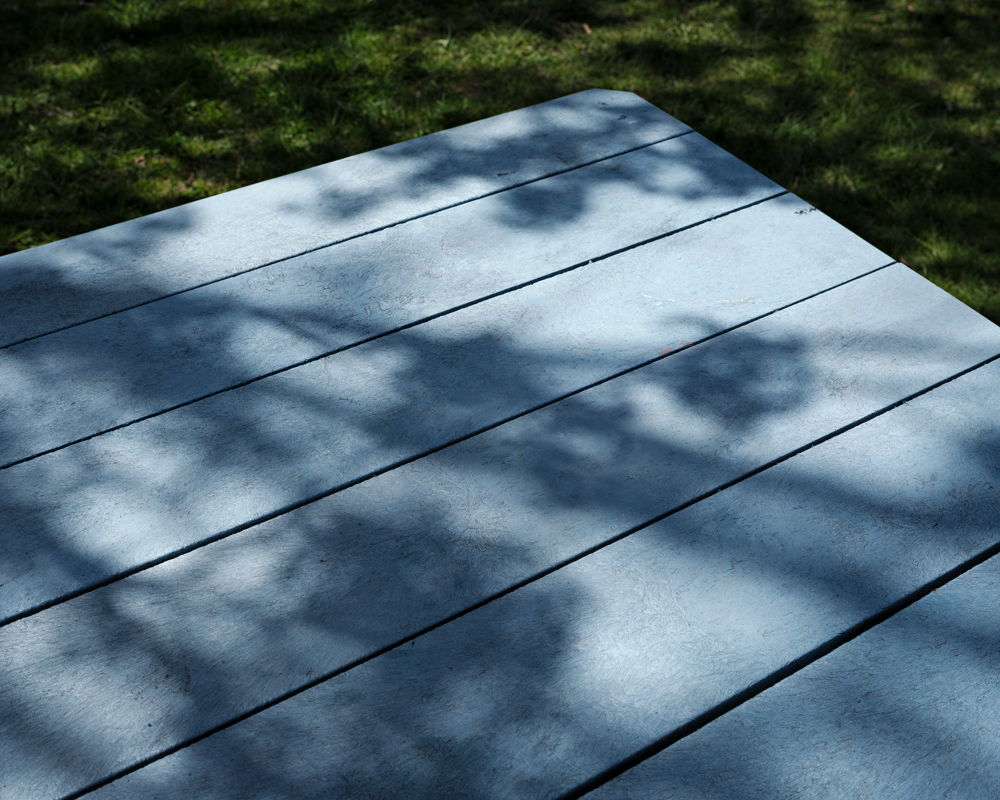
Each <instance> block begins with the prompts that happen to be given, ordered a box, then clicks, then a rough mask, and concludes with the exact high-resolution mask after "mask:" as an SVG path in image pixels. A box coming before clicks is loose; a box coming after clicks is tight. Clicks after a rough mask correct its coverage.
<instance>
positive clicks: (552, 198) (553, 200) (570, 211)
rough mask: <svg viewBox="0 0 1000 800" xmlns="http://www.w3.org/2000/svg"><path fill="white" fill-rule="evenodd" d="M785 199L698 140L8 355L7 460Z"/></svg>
mask: <svg viewBox="0 0 1000 800" xmlns="http://www.w3.org/2000/svg"><path fill="white" fill-rule="evenodd" d="M780 191H781V189H780V187H778V186H777V185H775V184H774V183H773V182H771V181H769V180H768V179H766V178H764V177H763V176H762V175H760V173H758V172H755V171H754V170H752V169H751V168H750V167H748V166H746V165H745V164H743V163H742V162H740V161H738V160H737V159H735V158H733V157H732V156H730V155H728V154H727V153H725V152H724V151H723V150H721V149H719V148H718V147H716V146H715V145H712V144H711V143H709V142H707V141H706V140H705V139H703V138H701V137H699V136H697V135H694V134H692V135H688V136H683V137H681V138H679V139H673V140H670V141H667V142H664V143H662V144H659V145H653V146H651V147H648V148H645V149H642V150H639V151H636V152H633V153H630V154H628V155H626V156H622V157H620V158H612V159H609V160H606V161H602V162H600V163H598V164H594V165H592V166H590V167H584V168H582V169H579V170H575V171H573V172H569V173H566V174H564V175H559V176H556V177H553V178H550V179H548V180H545V181H542V182H539V183H533V184H530V185H528V186H523V187H520V188H517V189H512V190H510V191H508V192H503V193H501V194H497V195H493V196H491V197H488V198H485V199H482V200H478V201H475V202H472V203H467V204H465V205H461V206H458V207H456V208H453V209H449V210H446V211H442V212H440V213H438V214H434V215H431V216H429V217H424V218H421V219H419V220H415V221H413V222H410V223H407V224H404V225H398V226H395V227H393V228H390V229H387V230H384V231H381V232H379V233H375V234H372V235H370V236H365V237H363V238H360V239H354V240H352V241H350V242H345V243H343V244H341V245H338V246H336V247H331V248H327V249H324V250H320V251H318V252H315V253H311V254H309V255H307V256H303V257H301V258H297V259H293V260H291V261H283V262H281V263H278V264H274V265H272V266H270V267H265V268H263V269H260V270H256V271H254V272H251V273H247V274H245V275H241V276H238V277H235V278H232V279H229V280H226V281H222V282H219V283H214V284H211V285H209V286H205V287H203V288H201V289H198V290H194V291H191V292H185V293H183V294H180V295H175V296H173V297H170V298H167V299H165V300H161V301H158V302H156V303H151V304H149V305H145V306H142V307H140V308H136V309H133V310H131V311H128V312H125V313H122V314H115V315H113V316H110V317H106V318H104V319H101V320H96V321H94V322H91V323H88V324H86V325H81V326H77V327H74V328H70V329H67V330H64V331H61V332H59V333H55V334H52V335H50V336H45V337H43V338H40V339H36V340H33V341H30V342H25V343H24V344H21V345H19V346H15V347H11V348H7V349H4V350H0V407H2V408H3V409H4V415H3V416H2V417H0V465H4V464H9V463H11V462H14V461H17V460H20V459H22V458H26V457H29V456H31V455H33V454H35V453H39V452H44V451H46V450H49V449H51V448H53V447H58V446H60V445H64V444H66V443H68V442H72V441H76V440H78V439H81V438H84V437H87V436H92V435H94V434H96V433H99V432H101V431H105V430H108V429H110V428H113V427H115V426H117V425H120V424H123V423H127V422H131V421H133V420H136V419H139V418H141V417H144V416H147V415H149V414H151V413H155V412H158V411H161V410H163V409H165V408H171V407H173V406H176V405H178V404H180V403H184V402H188V401H191V400H193V399H196V398H199V397H202V396H204V395H206V394H209V393H211V392H216V391H219V390H222V389H225V388H227V387H230V386H234V385H238V384H240V383H242V382H244V381H247V380H250V379H252V378H255V377H257V376H260V375H262V374H265V373H267V372H270V371H272V370H275V369H281V368H283V367H286V366H287V365H289V364H294V363H298V362H300V361H303V360H306V359H309V358H314V357H317V356H319V355H321V354H323V353H327V352H330V351H331V350H335V349H338V348H343V347H347V346H350V345H352V344H355V343H357V342H359V341H362V340H364V339H367V338H370V337H372V336H376V335H378V334H381V333H384V332H386V331H388V330H392V329H395V328H397V327H399V326H401V325H406V324H410V323H413V322H415V321H417V320H420V319H422V318H426V317H429V316H432V315H435V314H440V313H442V312H444V311H447V310H448V309H450V308H454V307H456V306H459V305H462V304H465V303H469V302H473V301H475V300H478V299H480V298H482V297H484V296H488V295H491V294H493V293H495V292H498V291H503V290H505V289H508V288H509V287H511V286H517V285H519V284H521V283H524V282H526V281H531V280H534V279H537V278H539V277H542V276H544V275H547V274H550V273H552V272H554V271H557V270H560V269H565V268H568V267H571V266H573V265H574V264H580V263H585V262H586V261H588V260H589V259H594V258H599V257H601V256H603V255H605V254H607V253H609V252H614V251H617V250H620V249H621V248H624V247H629V246H630V245H633V244H634V243H636V242H641V241H644V240H647V239H649V238H651V237H654V236H660V235H663V234H665V233H667V232H669V231H671V230H676V229H677V228H681V227H684V226H686V225H691V224H695V223H698V222H700V221H703V220H705V219H710V218H712V217H714V216H716V215H718V214H721V213H726V212H728V211H731V210H733V209H735V208H739V207H741V206H743V205H746V204H748V203H753V202H756V201H759V200H762V199H764V198H766V197H769V196H771V195H774V194H775V193H776V192H780ZM798 210H802V208H801V205H800V207H799V209H798ZM813 216H815V215H813ZM805 223H806V221H805V220H803V221H802V224H800V225H798V228H799V229H801V230H803V231H805V230H807V229H808V228H809V226H808V225H807V224H805ZM832 227H833V226H832V225H831V224H829V223H828V228H830V229H831V231H832ZM789 228H790V229H789V235H795V234H793V233H791V230H793V229H794V227H793V226H789ZM849 236H850V234H848V233H847V232H846V231H842V232H841V233H840V235H839V240H840V241H843V242H844V243H845V246H846V247H847V248H848V249H849V250H851V252H852V253H858V252H862V251H863V252H865V253H866V254H867V253H872V254H874V253H875V252H877V251H875V250H874V248H872V247H870V246H868V245H865V244H864V243H860V242H858V243H856V244H855V243H854V242H851V243H848V237H849ZM285 241H289V239H288V238H287V236H286V237H285ZM811 252H812V254H813V257H814V258H815V259H817V260H818V259H819V258H821V257H822V256H821V250H820V248H818V247H815V246H813V247H812V250H811ZM879 259H881V260H880V261H879ZM834 260H835V261H837V262H840V263H842V261H843V259H841V258H835V259H834ZM889 260H890V259H889V258H888V257H885V256H881V257H873V258H868V259H866V260H865V263H866V264H871V265H872V266H875V264H874V263H873V262H876V261H879V263H880V264H884V263H887V262H888V261H889ZM754 262H755V263H759V262H760V259H759V258H754ZM760 269H762V270H766V269H770V270H774V269H780V265H779V264H774V265H762V266H761V267H760ZM815 271H816V272H817V273H819V272H820V271H821V270H819V269H815ZM746 277H747V280H746V286H747V288H746V295H748V296H756V295H757V294H759V293H758V292H756V291H755V290H754V289H753V286H752V284H753V283H754V282H755V276H754V275H753V273H748V274H747V276H746ZM817 277H818V276H817ZM838 277H839V274H838V273H837V271H836V269H834V270H833V272H832V274H831V283H835V282H836V281H837V279H838ZM761 278H762V280H766V276H761ZM814 285H815V284H814ZM826 285H830V284H826ZM705 299H709V300H711V298H705ZM636 300H640V301H641V298H638V297H637V298H636ZM682 301H683V298H682ZM562 302H565V301H562Z"/></svg>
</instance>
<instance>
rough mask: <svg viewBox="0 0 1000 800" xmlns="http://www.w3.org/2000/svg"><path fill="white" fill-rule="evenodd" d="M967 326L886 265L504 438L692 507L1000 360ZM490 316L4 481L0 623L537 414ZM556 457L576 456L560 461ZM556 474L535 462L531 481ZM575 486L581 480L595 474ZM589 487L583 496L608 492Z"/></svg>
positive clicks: (370, 348)
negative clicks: (624, 437) (483, 328)
mask: <svg viewBox="0 0 1000 800" xmlns="http://www.w3.org/2000/svg"><path fill="white" fill-rule="evenodd" d="M540 288H541V287H540ZM492 302H495V303H496V304H498V305H503V304H504V303H509V302H513V299H512V298H511V297H510V296H507V295H505V296H502V297H499V298H496V300H495V301H492ZM484 305H485V304H484ZM966 311H967V310H966V308H965V306H963V305H962V304H961V303H959V302H958V301H957V300H954V299H951V298H949V297H948V296H947V295H944V294H943V293H942V292H940V290H938V289H936V288H935V287H933V286H932V285H931V284H930V283H928V282H927V281H925V280H924V279H922V278H919V277H917V276H916V275H915V274H914V273H912V272H911V271H910V270H909V269H907V268H906V267H903V266H901V265H895V266H893V267H888V268H886V269H884V270H881V271H879V272H876V273H874V274H872V275H869V276H867V277H865V278H863V279H860V280H858V281H855V282H852V283H848V284H846V285H843V286H841V287H838V288H836V289H834V290H832V291H830V292H828V293H825V294H822V295H819V296H817V297H814V298H812V299H810V300H808V301H806V302H804V303H802V304H799V305H794V306H791V307H789V308H787V309H784V310H782V311H778V312H776V313H775V314H772V315H769V316H766V317H763V318H762V319H760V320H757V321H755V322H753V323H751V324H749V325H747V326H745V327H742V328H739V329H737V330H735V331H732V332H731V333H728V334H726V335H724V336H722V337H719V338H715V339H711V340H709V341H707V342H704V343H703V344H701V345H699V346H697V347H694V348H690V349H688V350H683V351H681V352H678V353H676V354H675V355H672V356H670V357H669V358H666V359H663V360H662V361H658V362H656V363H654V364H651V365H649V366H647V367H645V368H643V369H642V370H640V371H638V372H635V373H631V374H629V375H626V376H623V377H622V378H619V379H617V380H614V381H611V382H610V383H606V384H602V385H600V386H598V387H595V388H594V389H591V390H589V391H588V392H587V393H586V396H581V397H580V398H578V399H576V398H571V399H570V401H568V402H565V403H560V404H557V405H555V406H552V407H549V408H545V409H543V410H542V411H540V412H537V413H535V414H532V415H530V416H528V417H526V418H524V419H521V420H518V421H517V422H516V423H514V425H513V427H510V428H507V429H506V430H505V431H503V432H500V433H498V434H497V435H498V436H503V435H505V434H507V433H508V432H509V431H522V430H523V431H524V433H520V434H513V433H511V434H509V435H511V436H513V437H514V439H513V441H517V442H524V443H525V445H531V444H534V445H535V446H537V445H538V443H540V442H543V441H546V440H547V439H549V437H550V435H551V434H552V433H553V432H555V431H557V430H559V428H560V427H561V425H562V423H560V422H558V419H559V418H560V416H564V415H568V419H569V420H572V419H573V418H574V415H578V414H583V419H585V420H586V419H588V418H589V419H590V424H591V425H592V426H594V427H595V428H596V430H597V432H596V433H593V434H590V433H588V434H586V437H589V436H591V435H593V436H597V437H598V438H597V439H596V440H594V442H595V446H596V443H597V442H603V445H602V446H600V447H598V450H597V451H596V452H595V453H594V456H593V458H594V460H595V467H596V465H597V464H599V463H601V462H603V461H605V460H606V459H608V458H616V459H618V458H630V459H631V458H637V457H638V454H639V453H642V452H643V450H644V446H645V447H646V448H653V449H651V450H646V453H647V458H648V459H649V463H643V464H642V465H641V467H640V466H639V465H631V464H628V463H627V461H626V462H625V463H624V464H623V465H622V466H623V467H625V468H626V469H627V470H628V469H635V470H640V472H642V471H645V470H650V472H649V474H648V475H644V476H643V478H642V480H641V481H640V484H641V483H643V482H648V483H647V485H648V488H647V489H646V490H645V492H652V493H653V494H654V495H656V496H660V497H662V496H663V492H664V491H671V489H666V490H665V489H664V488H662V487H663V486H664V485H669V486H670V487H672V488H680V487H683V493H680V494H678V495H676V499H675V501H674V502H683V501H684V500H687V499H690V498H691V497H694V496H696V495H697V494H699V493H700V492H702V491H704V490H705V489H707V488H710V487H711V486H716V485H719V484H721V483H723V482H725V481H727V480H732V479H734V478H737V477H739V476H740V475H741V474H743V473H745V472H746V471H748V470H751V469H754V468H756V467H758V466H760V465H762V464H765V463H767V462H768V461H770V460H771V459H774V458H777V457H779V456H781V455H783V454H785V453H787V452H789V451H790V450H793V449H795V448H796V447H801V446H803V445H805V444H808V443H809V442H810V441H812V440H813V439H815V438H817V437H820V436H823V435H825V434H827V433H829V432H831V431H834V430H836V429H837V428H839V427H841V426H843V425H845V424H848V423H851V422H853V421H855V420H857V419H859V418H861V417H863V416H865V415H867V414H870V413H873V412H875V411H878V410H879V409H881V408H883V407H884V406H886V405H888V404H891V403H894V402H897V401H899V400H901V399H903V398H905V397H906V396H908V395H909V394H912V393H913V392H916V391H920V390H921V389H924V388H926V387H927V386H929V385H931V384H933V383H934V382H936V381H939V380H943V379H945V378H947V377H949V376H951V375H953V374H955V373H956V372H958V371H961V370H963V369H967V368H968V367H971V366H973V365H975V364H976V363H978V362H980V361H982V360H983V359H985V358H988V357H990V356H992V355H994V354H996V353H997V352H1000V329H997V328H996V326H994V325H992V324H991V323H989V322H987V321H986V320H984V319H983V318H982V317H979V316H978V315H976V314H974V313H972V312H968V313H966ZM483 313H484V307H483V306H477V307H476V308H474V309H468V310H464V311H459V312H456V313H455V314H453V315H449V316H448V317H447V318H442V319H440V320H435V321H433V322H431V323H429V325H428V330H427V331H425V332H424V333H422V334H421V335H420V336H419V337H418V336H416V335H414V334H410V333H409V332H404V333H400V334H395V335H394V336H392V337H388V338H386V339H379V340H376V341H374V342H370V343H368V344H366V345H362V346H360V347H357V348H353V349H351V350H347V351H344V352H342V353H339V354H337V355H336V356H335V357H333V358H330V359H324V360H323V361H322V362H314V363H312V364H308V365H306V366H304V367H301V368H300V369H297V370H295V371H292V372H287V373H282V374H280V375H277V376H274V377H272V378H268V379H266V380H265V381H260V382H258V383H255V384H252V385H250V386H247V387H244V388H242V389H237V390H234V391H232V392H227V393H225V394H222V395H218V396H216V397H213V398H210V399H208V400H206V401H203V402H201V403H198V404H195V405H191V406H185V407H184V408H181V409H179V410H177V411H175V412H173V413H170V414H166V415H162V416H158V417H154V418H152V419H150V420H147V421H145V422H142V423H138V424H136V425H132V426H130V427H127V428H123V429H121V430H119V431H115V432H113V433H110V434H107V435H105V436H100V437H97V438H95V439H90V440H87V441H86V442H83V443H81V444H78V445H75V446H73V447H71V448H66V449H64V450H59V451H57V452H55V453H51V454H49V455H47V456H42V457H41V458H38V459H35V460H33V461H28V462H25V463H23V464H20V465H18V466H16V467H12V468H10V469H7V470H3V471H2V472H0V486H2V489H3V493H2V495H0V503H2V504H3V506H2V507H3V511H2V513H0V520H2V521H3V526H4V536H3V539H2V540H0V562H2V563H3V564H4V568H5V569H4V574H3V579H2V581H0V582H2V583H3V586H2V587H0V614H2V615H3V617H9V616H10V615H14V614H18V613H20V612H24V611H26V610H28V609H31V608H32V607H35V606H38V605H40V604H44V603H45V602H47V601H48V600H50V599H51V598H54V597H60V596H61V595H64V594H66V593H69V592H74V591H77V590H80V589H82V588H85V587H86V586H88V585H92V584H94V583H97V582H100V581H101V580H103V579H105V578H107V577H108V576H111V575H115V574H117V573H120V572H123V571H127V570H129V569H132V568H134V567H136V566H137V565H141V564H144V563H147V562H151V561H155V560H157V559H160V558H163V557H166V556H168V555H170V554H172V553H176V552H177V551H180V550H182V549H184V548H187V547H190V546H193V545H196V544H198V543H199V542H204V541H206V540H210V539H211V538H213V537H215V536H217V535H219V534H222V533H225V532H227V531H231V530H234V529H236V528H239V527H240V526H245V525H249V524H252V523H253V522H255V521H260V520H262V519H263V518H265V517H267V516H268V515H271V514H275V513H278V512H280V511H282V510H287V509H289V508H291V507H293V506H294V505H296V504H299V503H302V502H305V501H308V500H310V499H315V498H316V497H318V496H319V495H322V494H323V493H326V492H329V491H332V490H333V489H335V488H337V487H341V486H344V485H346V484H348V483H350V482H352V481H354V480H357V479H358V478H360V477H363V476H366V475H369V474H371V473H373V472H375V471H378V470H384V469H387V468H390V467H392V466H393V465H394V464H397V463H399V462H400V461H401V460H403V459H406V458H408V457H412V456H414V455H417V454H420V453H421V452H425V451H427V450H429V449H431V448H434V447H437V446H440V445H443V444H447V443H448V442H449V441H451V440H453V439H454V438H455V437H457V436H460V435H462V434H464V433H467V432H470V431H474V430H475V429H476V428H477V427H478V426H482V425H484V424H487V423H489V422H491V421H496V422H499V421H501V420H502V419H503V418H504V416H506V415H509V414H510V413H511V412H514V411H518V410H528V409H530V408H531V407H532V404H533V403H534V402H536V400H537V395H533V394H532V389H533V388H534V385H535V382H534V381H532V380H530V378H531V377H532V372H531V370H530V362H529V365H528V366H527V367H526V366H525V363H524V362H525V360H526V357H525V356H524V355H523V353H522V352H521V351H520V350H519V349H517V350H514V351H513V352H509V351H508V352H504V348H502V347H499V346H497V341H496V340H495V339H487V340H486V341H485V342H483V341H482V339H481V337H479V336H477V335H476V331H477V330H478V324H479V320H480V319H481V315H482V314H483ZM497 316H498V318H501V319H503V318H506V317H507V315H505V314H503V313H500V314H498V315H497ZM945 321H946V323H947V324H944V325H942V324H939V323H942V322H945ZM467 326H468V327H467ZM534 355H535V357H537V356H538V355H539V353H538V352H537V351H534ZM542 355H543V356H544V352H543V353H542ZM557 358H558V355H557ZM505 361H506V362H507V363H509V364H510V366H511V367H512V368H511V369H504V367H505V366H506V365H505V364H504V362H505ZM518 367H519V368H520V370H521V371H520V373H518V371H517V369H516V368H518ZM572 373H573V370H572V369H569V370H568V374H569V375H570V376H572ZM564 374H565V373H564ZM511 375H514V376H518V378H516V379H513V380H511V379H509V378H508V376H511ZM494 381H497V382H496V383H495V382H494ZM525 386H527V387H528V388H527V389H525V388H522V387H525ZM526 394H527V395H528V397H527V398H525V395H526ZM518 401H520V402H521V403H523V404H524V405H522V406H521V407H520V408H519V407H518ZM630 407H632V408H630ZM578 408H580V409H582V410H580V411H577V409H578ZM639 408H641V409H643V410H642V412H641V417H639V419H637V421H636V422H635V423H634V424H635V425H636V426H637V427H636V428H635V429H634V430H633V431H632V434H633V435H634V436H635V437H639V434H640V433H641V434H642V435H641V437H639V438H631V439H629V440H628V441H626V442H624V443H621V444H619V445H616V447H615V448H613V449H610V450H609V449H607V448H608V447H610V444H611V441H613V440H614V437H612V439H610V440H608V439H604V438H603V435H602V434H600V428H601V425H602V424H605V422H606V423H607V424H609V425H610V420H611V419H613V417H611V416H609V415H611V414H614V415H615V416H616V417H621V416H622V415H626V416H627V415H629V414H639V413H640V412H639V411H638V409H639ZM598 410H599V411H598ZM595 413H597V416H596V417H594V416H593V415H594V414H595ZM612 430H613V428H609V430H608V435H609V436H610V435H611V431H612ZM529 431H530V432H529ZM546 431H549V434H546ZM668 445H669V447H670V450H668V451H666V452H661V451H660V450H659V449H657V448H662V447H665V446H668ZM483 446H484V444H483V442H482V441H476V442H473V443H472V444H470V445H469V447H471V448H472V449H473V451H475V450H477V449H478V448H481V447H483ZM556 446H557V443H556V442H555V441H550V442H549V443H548V447H550V448H552V447H556ZM567 446H568V447H570V448H571V449H574V450H575V449H577V448H576V447H574V446H573V445H572V442H567V443H566V444H563V445H560V446H559V448H560V449H561V448H562V447H567ZM617 447H621V448H623V449H622V450H621V452H618V450H617ZM456 452H459V451H456ZM668 454H670V455H671V457H669V458H668ZM549 457H550V456H546V455H545V454H544V452H543V453H541V454H540V455H539V458H542V459H543V462H542V463H544V459H547V458H549ZM528 463H532V464H534V463H536V462H534V461H529V462H528ZM699 463H700V464H702V465H703V468H702V469H700V470H699V469H698V468H697V467H698V464H699ZM674 473H680V474H677V475H675V474H674ZM574 475H575V480H576V481H582V480H584V479H585V475H586V473H579V474H578V473H574ZM584 485H586V487H587V488H586V490H584V489H583V488H582V485H581V486H579V487H573V491H574V493H580V494H581V496H585V495H586V494H587V493H588V492H596V493H597V495H600V494H601V493H603V492H604V491H612V492H613V493H614V494H617V493H618V491H619V490H618V488H617V487H615V488H614V489H611V488H610V487H604V488H601V487H596V486H592V485H591V482H590V481H586V484H584ZM637 491H638V489H637V488H635V489H632V490H631V494H630V496H631V497H636V492H637ZM645 492H644V493H645ZM664 510H665V509H664ZM639 521H642V520H641V518H640V519H637V520H634V521H633V522H632V523H630V524H635V522H639ZM625 527H628V526H627V525H626V526H625ZM38 543H44V547H43V548H39V547H38V546H37V545H38Z"/></svg>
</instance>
